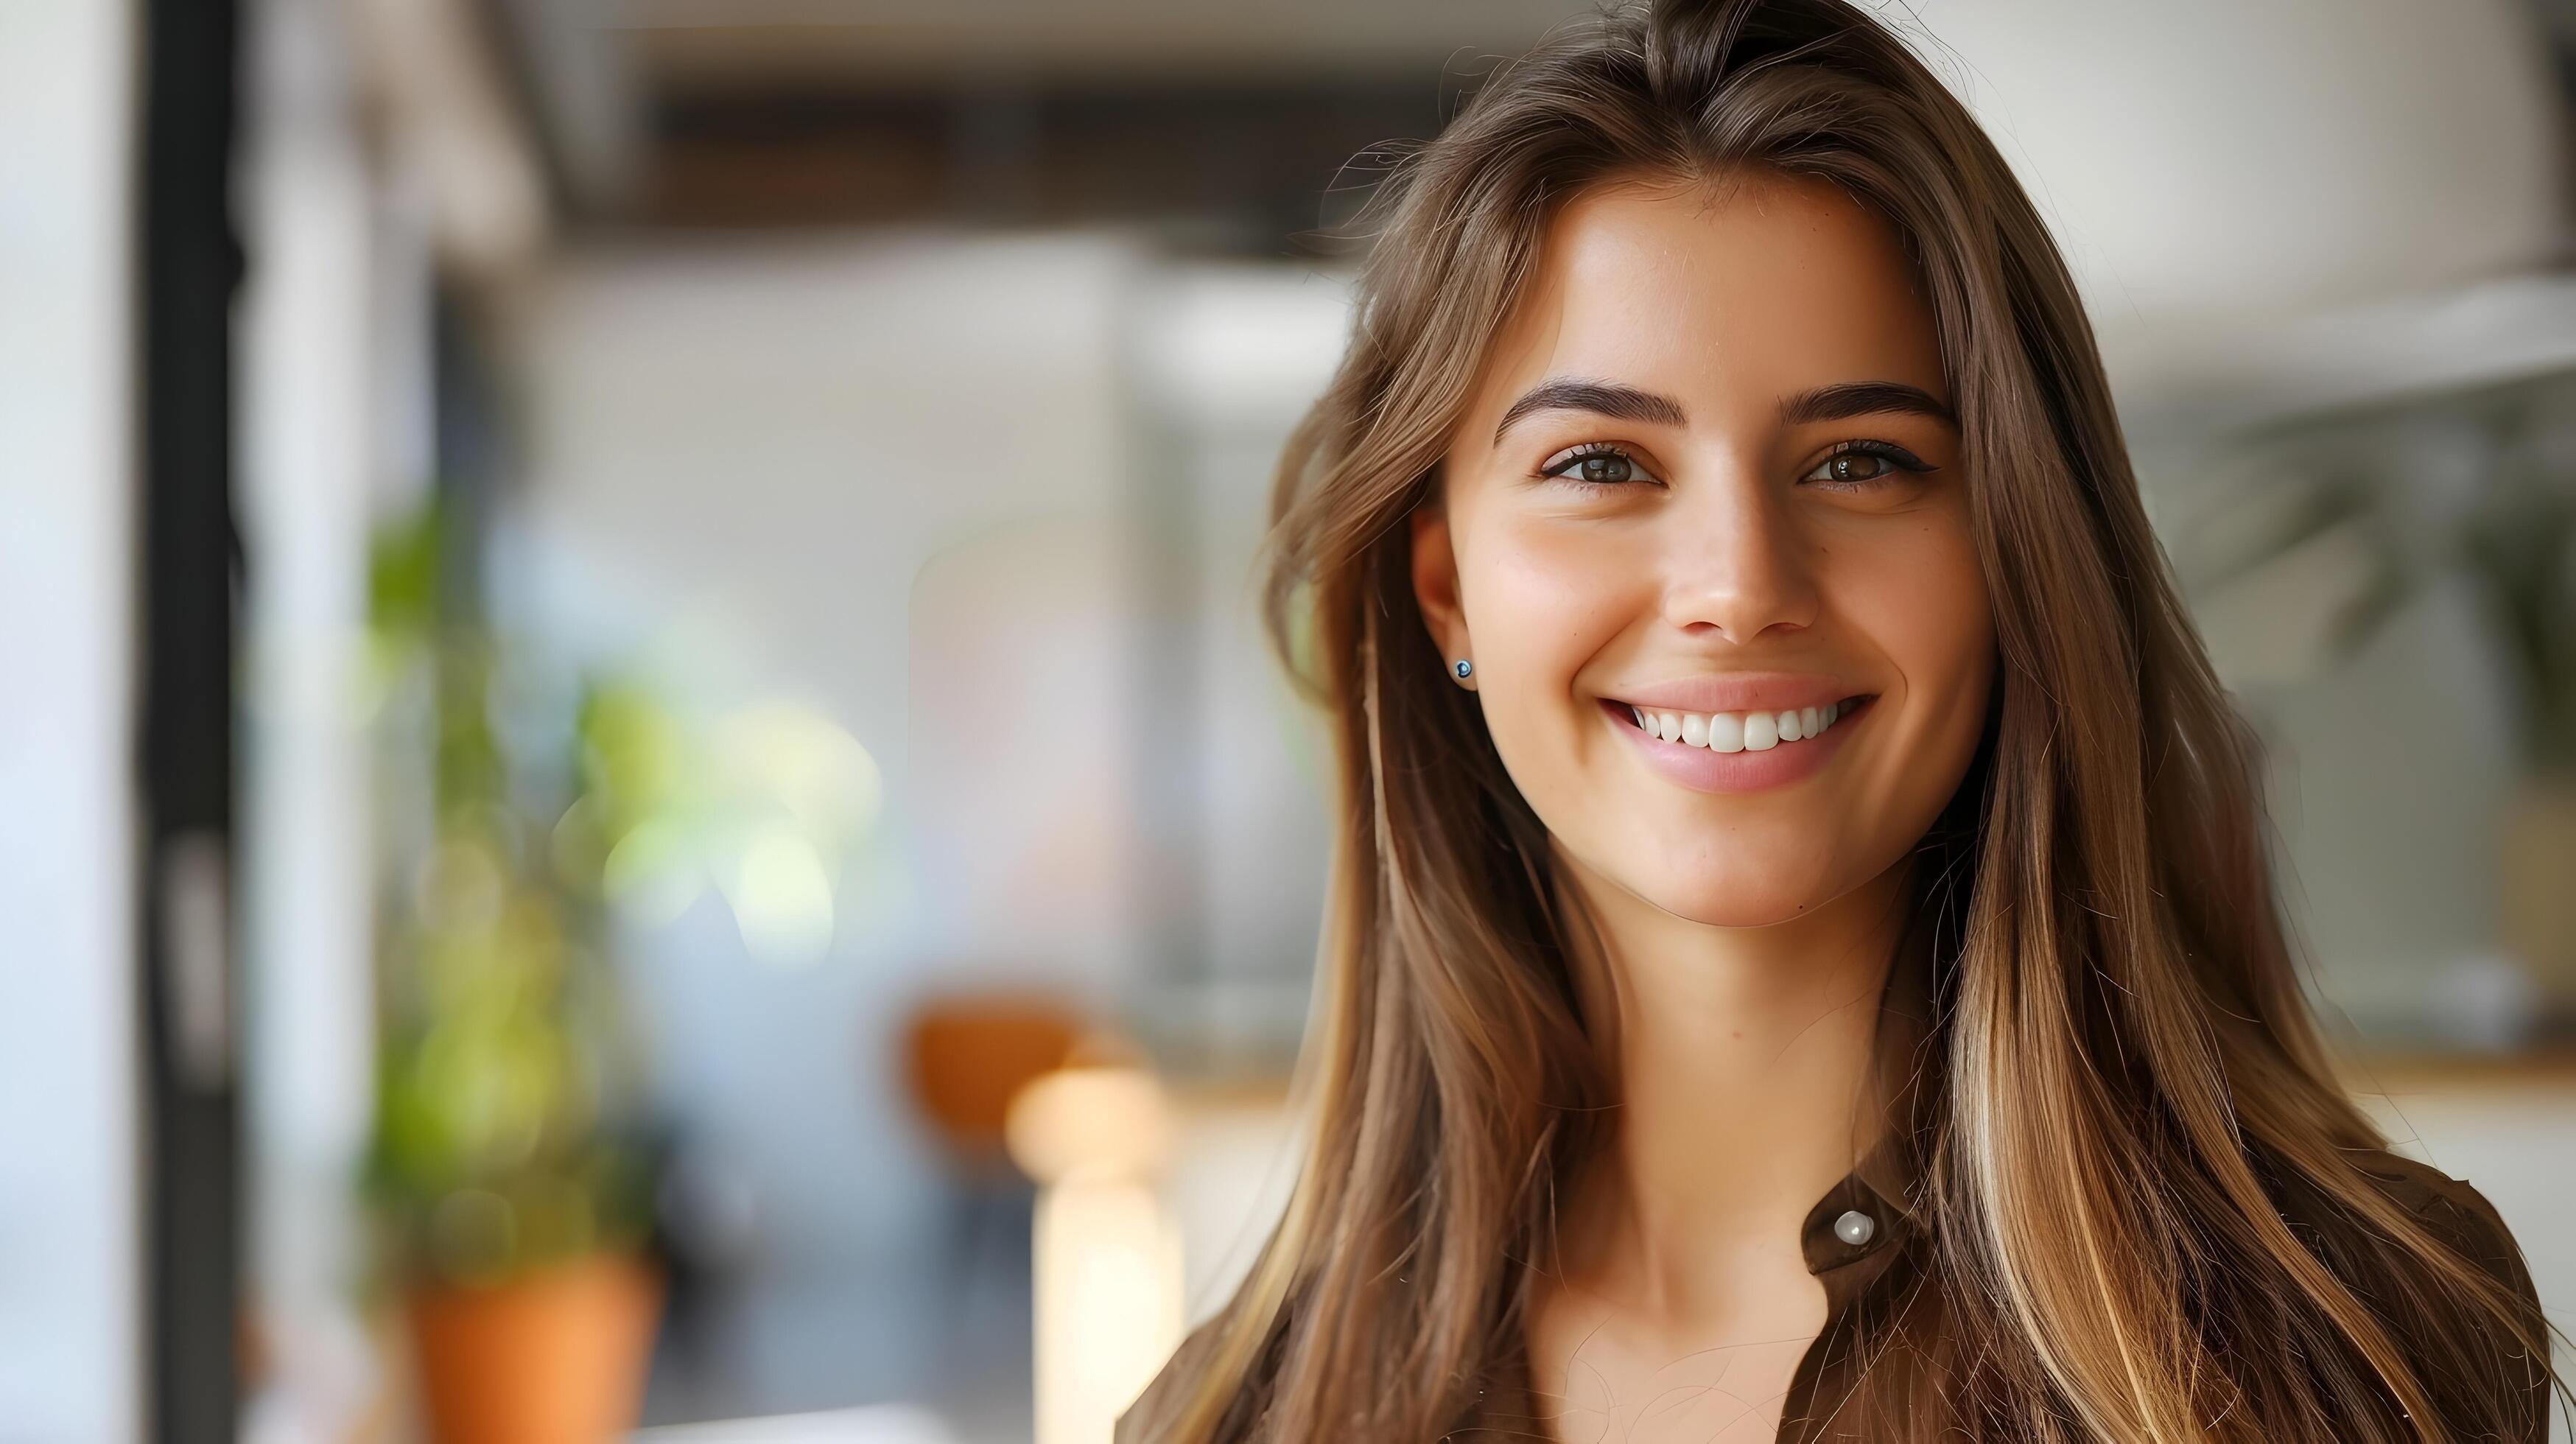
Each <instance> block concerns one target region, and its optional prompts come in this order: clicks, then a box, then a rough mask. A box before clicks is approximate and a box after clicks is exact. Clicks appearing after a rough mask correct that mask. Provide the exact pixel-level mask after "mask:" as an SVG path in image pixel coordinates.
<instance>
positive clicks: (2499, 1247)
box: [2354, 1148, 2538, 1306]
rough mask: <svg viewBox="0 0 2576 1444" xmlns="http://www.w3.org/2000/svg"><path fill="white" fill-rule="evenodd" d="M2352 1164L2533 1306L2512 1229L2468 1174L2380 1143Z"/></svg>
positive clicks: (2533, 1297)
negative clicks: (2456, 1175)
mask: <svg viewBox="0 0 2576 1444" xmlns="http://www.w3.org/2000/svg"><path fill="white" fill-rule="evenodd" d="M2354 1167H2355V1169H2356V1170H2357V1171H2358V1172H2359V1173H2360V1174H2361V1175H2362V1176H2363V1177H2364V1178H2367V1179H2369V1180H2370V1181H2371V1182H2372V1183H2373V1184H2374V1185H2376V1186H2377V1187H2378V1188H2379V1190H2380V1192H2381V1193H2383V1194H2385V1195H2387V1197H2388V1198H2389V1199H2390V1200H2391V1201H2393V1202H2395V1203H2396V1204H2397V1205H2398V1206H2399V1207H2401V1208H2404V1209H2405V1210H2406V1211H2407V1212H2408V1213H2411V1214H2413V1215H2414V1216H2415V1217H2416V1218H2417V1219H2418V1220H2420V1221H2422V1223H2423V1224H2424V1225H2425V1227H2426V1228H2428V1229H2430V1230H2431V1231H2432V1232H2433V1233H2434V1234H2435V1235H2436V1236H2437V1237H2439V1238H2441V1239H2442V1240H2443V1241H2444V1242H2445V1243H2448V1244H2449V1245H2450V1246H2451V1247H2452V1248H2453V1249H2454V1250H2455V1251H2457V1252H2458V1253H2459V1254H2460V1255H2461V1256H2463V1257H2464V1258H2466V1259H2468V1260H2469V1261H2470V1262H2471V1263H2474V1264H2476V1265H2477V1266H2478V1267H2479V1268H2480V1269H2481V1270H2483V1271H2484V1272H2486V1273H2487V1274H2488V1275H2489V1276H2490V1277H2492V1278H2494V1279H2495V1280H2496V1282H2498V1283H2500V1284H2503V1285H2504V1286H2505V1287H2506V1288H2508V1289H2510V1290H2512V1291H2513V1292H2514V1293H2516V1294H2518V1295H2521V1296H2523V1297H2524V1298H2526V1299H2530V1300H2531V1301H2532V1302H2533V1303H2534V1304H2535V1306H2536V1305H2537V1302H2538V1300H2537V1297H2536V1294H2535V1291H2534V1289H2533V1287H2532V1282H2531V1272H2530V1269H2529V1268H2528V1267H2527V1266H2526V1265H2525V1264H2524V1262H2523V1257H2522V1249H2521V1247H2520V1246H2519V1245H2518V1244H2516V1243H2515V1242H2514V1237H2513V1230H2511V1229H2510V1228H2507V1227H2506V1226H2505V1221H2504V1215H2502V1214H2500V1213H2498V1212H2497V1211H2496V1206H2495V1205H2494V1204H2493V1203H2491V1202H2489V1201H2488V1199H2487V1196H2486V1195H2485V1194H2483V1193H2480V1192H2479V1191H2478V1190H2477V1189H2476V1188H2474V1187H2472V1186H2470V1184H2469V1182H2468V1181H2467V1180H2466V1179H2460V1178H2454V1177H2452V1176H2451V1175H2449V1174H2447V1173H2444V1172H2443V1171H2442V1170H2441V1169H2439V1168H2436V1167H2434V1166H2433V1165H2432V1164H2429V1163H2424V1162H2421V1161H2419V1160H2416V1159H2412V1158H2408V1157H2406V1156H2404V1155H2403V1154H2398V1153H2391V1152H2389V1151H2388V1150H2386V1149H2384V1148H2374V1149H2368V1150H2365V1151H2363V1152H2362V1153H2360V1154H2359V1155H2358V1156H2357V1157H2356V1158H2355V1159H2354Z"/></svg>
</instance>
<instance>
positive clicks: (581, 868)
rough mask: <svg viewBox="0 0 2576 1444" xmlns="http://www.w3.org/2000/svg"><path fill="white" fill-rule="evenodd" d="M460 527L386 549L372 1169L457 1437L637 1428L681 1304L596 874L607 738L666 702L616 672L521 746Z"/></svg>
mask: <svg viewBox="0 0 2576 1444" xmlns="http://www.w3.org/2000/svg"><path fill="white" fill-rule="evenodd" d="M444 532H445V527H444V526H443V524H442V519H441V517H440V515H439V514H438V513H437V512H436V511H435V510H432V511H431V512H429V513H427V514H425V515H423V516H422V517H420V518H419V519H417V520H416V521H414V522H412V523H410V524H407V525H405V526H402V527H399V528H396V529H394V530H392V531H390V532H388V533H387V534H386V535H385V536H384V537H383V538H382V539H381V541H380V543H379V546H378V548H377V554H376V557H375V564H374V569H373V578H372V581H373V614H374V629H375V640H376V644H377V652H378V657H379V661H380V664H381V676H382V679H383V682H384V686H385V699H384V706H383V708H382V710H381V712H380V714H379V715H380V717H381V718H382V719H383V723H384V725H383V733H384V740H385V742H386V744H387V746H386V767H385V775H386V780H387V786H386V787H385V788H384V802H385V806H384V808H383V814H384V818H385V824H386V825H385V828H384V832H385V834H386V840H387V844H388V845H387V847H386V861H387V863H388V866H387V869H386V878H385V886H384V888H383V893H382V896H383V898H384V900H385V906H384V908H383V913H382V918H381V922H380V938H381V945H380V956H379V967H378V976H377V986H378V1009H377V1012H378V1020H379V1028H378V1038H377V1068H376V1089H375V1111H374V1127H373V1135H372V1138H371V1143H370V1148H369V1151H368V1157H367V1163H366V1178H365V1190H366V1193H367V1196H368V1198H369V1200H370V1202H371V1203H372V1205H373V1208H372V1212H373V1215H374V1217H375V1219H376V1220H377V1223H378V1229H379V1234H380V1238H381V1243H382V1250H381V1252H382V1257H383V1259H384V1261H385V1264H386V1275H387V1278H388V1279H389V1281H391V1282H392V1283H393V1284H394V1286H395V1288H396V1290H397V1291H398V1292H399V1294H400V1297H401V1300H402V1305H403V1308H402V1312H403V1314H404V1315H405V1316H406V1318H407V1321H408V1324H409V1326H410V1333H411V1337H412V1341H413V1345H414V1359H415V1362H416V1365H417V1369H418V1378H419V1383H420V1391H421V1396H422V1403H423V1405H424V1409H425V1413H426V1415H427V1423H428V1425H429V1428H430V1431H431V1433H432V1435H433V1437H435V1438H437V1439H439V1440H442V1441H449V1444H462V1441H473V1444H575V1441H582V1444H590V1441H598V1440H604V1439H609V1438H615V1437H620V1436H622V1434H623V1433H624V1432H625V1430H626V1429H627V1428H628V1427H630V1426H631V1425H632V1423H633V1421H634V1418H635V1413H636V1409H637V1405H638V1403H639V1400H640V1397H641V1390H642V1381H643V1376H644V1371H645V1366H646V1361H647V1359H648V1357H649V1353H650V1348H651V1341H652V1336H653V1333H654V1328H655V1322H656V1319H657V1317H658V1313H659V1286H658V1283H657V1281H656V1278H655V1275H654V1273H653V1270H652V1269H651V1267H650V1265H649V1264H648V1263H647V1261H646V1252H645V1245H646V1241H647V1237H648V1234H649V1232H650V1225H651V1209H650V1202H651V1197H652V1188H653V1168H652V1162H651V1156H650V1155H651V1150H650V1149H649V1148H648V1146H647V1145H646V1141H645V1140H646V1138H647V1134H646V1130H645V1129H644V1127H643V1116H642V1112H641V1087H640V1084H641V1072H642V1070H641V1066H640V1062H639V1060H638V1057H637V1053H636V1049H635V1047H634V1046H633V1044H632V1042H631V1038H630V1033H629V1030H628V1028H627V1026H626V1020H625V1010H624V1008H623V1006H622V999H621V997H620V991H619V987H618V979H617V975H616V972H615V970H614V968H613V967H612V966H611V965H610V960H609V959H608V957H607V956H606V948H605V942H604V940H605V938H606V936H607V930H606V927H605V923H604V917H603V908H602V904H601V901H600V895H599V886H598V883H599V878H600V866H601V860H602V859H603V858H604V857H605V856H606V854H607V851H608V850H609V849H611V848H613V847H614V845H615V842H616V840H617V830H618V827H619V824H620V817H621V812H622V805H621V802H620V799H619V796H618V794H617V791H616V789H615V788H614V787H613V786H611V785H610V784H611V782H612V780H613V779H612V778H611V776H610V774H611V773H612V772H613V771H614V770H615V769H616V768H617V767H618V766H619V765H621V764H620V763H619V762H617V761H613V760H610V759H606V758H603V757H602V756H601V755H600V753H599V748H598V747H597V746H596V745H595V744H596V743H597V742H598V741H599V740H600V737H599V734H600V732H601V731H602V729H603V728H604V727H613V728H616V729H622V732H623V733H624V734H628V735H626V736H624V737H623V739H622V741H621V745H623V746H625V747H627V748H628V749H629V750H630V751H631V750H632V748H633V746H634V745H635V741H634V738H633V736H632V735H631V734H633V733H634V732H635V730H636V728H637V727H638V726H639V725H640V724H639V722H638V718H639V716H645V715H648V714H644V713H641V712H639V710H638V707H637V705H636V704H635V703H634V702H633V701H632V700H631V699H629V700H625V701H620V702H615V703H603V702H602V701H601V700H600V699H601V693H600V692H599V691H598V690H596V689H594V691H593V692H592V693H591V694H590V695H589V696H588V697H587V698H586V699H585V701H584V703H583V705H581V706H580V707H579V708H578V709H577V712H576V715H575V716H574V717H572V718H570V719H566V720H565V721H564V722H562V723H560V724H558V725H557V726H555V727H553V728H552V729H547V730H551V731H552V733H553V736H554V740H555V742H556V744H557V745H556V747H554V748H552V749H549V750H554V751H559V752H560V753H562V754H564V755H565V757H567V758H568V759H569V761H568V762H566V761H564V760H562V759H556V761H557V765H556V766H554V767H552V768H551V769H549V768H545V767H538V768H520V767H514V766H513V765H512V759H511V758H510V757H509V756H508V755H507V752H506V749H505V747H504V740H503V739H504V736H505V732H504V729H503V728H502V727H501V726H500V725H499V723H498V722H497V721H496V717H495V712H496V707H495V693H496V683H498V682H499V681H500V680H501V679H502V678H503V677H504V676H505V675H506V673H505V668H504V665H503V664H504V661H505V658H504V654H503V651H502V649H501V647H500V646H499V645H498V644H497V643H496V641H495V639H494V637H493V635H492V634H491V632H490V631H489V629H488V628H486V627H485V626H484V625H483V624H482V623H481V621H480V619H479V617H478V616H477V615H476V609H475V608H474V607H472V606H471V605H470V599H469V598H465V597H461V596H460V595H459V592H460V591H461V590H463V589H462V588H461V587H460V586H459V585H458V582H457V576H458V573H459V571H460V570H461V569H460V568H458V567H457V566H455V565H454V560H453V558H452V557H451V555H450V554H449V551H448V548H447V547H445V546H444V545H442V542H443V539H444ZM611 719H613V720H611ZM529 730H530V731H531V732H533V734H534V735H536V736H539V737H543V736H544V735H545V731H544V730H538V729H529ZM506 735H508V736H510V737H512V738H514V739H522V740H523V739H524V736H525V735H526V734H523V733H521V732H515V731H514V732H510V733H508V734H506ZM622 765H624V766H626V767H627V768H628V769H629V770H631V769H632V767H633V765H634V762H633V759H632V757H631V756H630V757H627V758H626V759H625V760H624V762H623V764H622ZM630 790H631V787H630Z"/></svg>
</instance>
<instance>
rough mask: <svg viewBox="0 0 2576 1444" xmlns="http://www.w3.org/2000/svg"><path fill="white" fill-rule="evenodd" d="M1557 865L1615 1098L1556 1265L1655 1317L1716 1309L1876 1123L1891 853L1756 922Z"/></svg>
mask: <svg viewBox="0 0 2576 1444" xmlns="http://www.w3.org/2000/svg"><path fill="white" fill-rule="evenodd" d="M1569 871H1570V872H1571V873H1572V874H1573V880H1574V882H1575V884H1576V886H1578V887H1580V888H1581V890H1582V897H1583V900H1584V902H1585V903H1586V905H1587V909H1588V911H1589V913H1590V915H1591V917H1592V918H1593V919H1594V921H1595V922H1596V923H1597V925H1598V928H1599V933H1598V937H1597V939H1595V940H1593V941H1592V942H1591V943H1589V944H1586V945H1583V946H1580V947H1579V948H1578V954H1579V955H1578V958H1577V969H1576V973H1577V977H1578V979H1580V981H1581V986H1582V987H1583V988H1584V990H1585V993H1586V996H1585V998H1584V1005H1585V1011H1586V1014H1587V1016H1589V1017H1592V1018H1597V1019H1603V1020H1605V1021H1606V1022H1608V1023H1609V1024H1610V1026H1609V1027H1607V1028H1604V1029H1600V1030H1598V1034H1597V1036H1599V1038H1600V1040H1601V1042H1602V1044H1603V1046H1604V1048H1605V1049H1606V1050H1607V1051H1608V1054H1609V1056H1608V1058H1607V1063H1608V1066H1609V1067H1610V1069H1611V1076H1612V1077H1613V1078H1614V1079H1615V1083H1616V1087H1617V1088H1618V1103H1619V1108H1618V1111H1617V1114H1616V1123H1615V1126H1614V1127H1613V1128H1612V1130H1611V1131H1610V1136H1609V1139H1608V1141H1607V1143H1606V1144H1605V1146H1604V1147H1603V1149H1602V1151H1601V1152H1600V1153H1599V1154H1598V1155H1597V1156H1596V1159H1595V1161H1594V1163H1593V1164H1592V1166H1591V1167H1590V1169H1589V1172H1588V1174H1587V1176H1585V1177H1583V1178H1581V1179H1578V1180H1577V1182H1576V1187H1575V1190H1574V1199H1573V1205H1572V1213H1571V1215H1570V1217H1569V1218H1568V1220H1567V1223H1568V1224H1569V1225H1570V1227H1569V1228H1568V1229H1567V1230H1566V1233H1565V1235H1564V1241H1565V1256H1566V1257H1565V1262H1566V1267H1567V1269H1568V1271H1569V1273H1570V1274H1576V1275H1580V1276H1582V1277H1585V1278H1587V1279H1589V1280H1591V1281H1592V1282H1593V1284H1594V1285H1595V1286H1596V1287H1599V1288H1603V1289H1607V1290H1610V1291H1612V1292H1614V1293H1616V1294H1617V1295H1619V1296H1622V1297H1623V1298H1625V1299H1626V1301H1627V1302H1628V1303H1629V1304H1630V1305H1631V1306H1634V1307H1640V1308H1644V1309H1648V1310H1650V1311H1653V1312H1655V1313H1658V1314H1663V1315H1666V1316H1670V1317H1687V1316H1691V1315H1705V1314H1711V1313H1718V1314H1723V1313H1727V1312H1731V1311H1732V1309H1733V1307H1734V1305H1735V1303H1736V1302H1737V1300H1735V1299H1734V1298H1733V1297H1732V1295H1734V1294H1736V1293H1738V1292H1740V1291H1741V1290H1742V1289H1744V1288H1746V1287H1750V1286H1758V1285H1757V1283H1756V1281H1758V1280H1762V1279H1764V1278H1766V1277H1776V1270H1777V1267H1778V1266H1779V1264H1780V1263H1781V1260H1780V1258H1779V1251H1780V1250H1781V1248H1782V1247H1783V1246H1784V1245H1785V1247H1786V1248H1787V1249H1789V1250H1790V1251H1791V1255H1792V1258H1793V1259H1794V1257H1795V1250H1796V1248H1797V1241H1798V1235H1799V1227H1800V1225H1801V1224H1802V1223H1803V1222H1804V1221H1805V1218H1806V1214H1807V1211H1808V1210H1809V1209H1810V1208H1812V1207H1813V1206H1814V1204H1815V1201H1816V1200H1817V1199H1818V1198H1820V1197H1822V1196H1823V1195H1824V1194H1825V1192H1826V1191H1827V1190H1828V1189H1830V1188H1832V1187H1833V1185H1834V1184H1835V1183H1837V1182H1838V1181H1840V1180H1841V1179H1842V1177H1843V1176H1844V1175H1845V1174H1846V1173H1848V1172H1850V1171H1851V1168H1852V1166H1853V1164H1854V1163H1855V1162H1856V1161H1857V1160H1858V1159H1859V1157H1860V1156H1861V1155H1862V1154H1863V1153H1865V1152H1866V1151H1867V1150H1868V1149H1869V1148H1870V1147H1871V1146H1872V1145H1874V1144H1875V1142H1876V1141H1877V1139H1878V1137H1879V1134H1880V1131H1881V1129H1882V1126H1883V1122H1882V1119H1883V1110H1884V1103H1885V1100H1883V1099H1881V1098H1880V1097H1879V1096H1878V1092H1877V1085H1878V1083H1879V1078H1878V1073H1877V1070H1876V1068H1875V1067H1874V1066H1873V1065H1874V1061H1875V1057H1876V1048H1877V1023H1878V1013H1879V999H1880V993H1881V990H1882V988H1883V986H1884V984H1885V982H1886V980H1887V974H1888V967H1889V963H1890V960H1891V959H1892V958H1893V956H1894V953H1895V949H1896V945H1897V941H1898V935H1899V933H1900V931H1901V930H1902V927H1903V923H1904V916H1903V902H1902V900H1903V895H1904V891H1905V888H1904V868H1903V867H1902V866H1901V865H1900V866H1899V867H1897V868H1894V869H1891V870H1890V871H1889V872H1888V873H1887V874H1885V875H1883V876H1881V877H1880V878H1879V879H1877V880H1876V881H1873V882H1871V883H1869V884H1867V885H1865V886H1863V887H1861V888H1857V889H1855V890H1853V891H1852V892H1850V893H1848V894H1846V895H1844V896H1843V897H1840V898H1837V899H1835V900H1834V901H1833V902H1831V903H1829V904H1827V905H1826V906H1824V907H1822V908H1819V909H1817V910H1816V911H1814V912H1812V913H1810V914H1808V915H1806V916H1804V917H1801V918H1798V919H1796V920H1795V921H1792V922H1788V923H1782V924H1779V925H1776V926H1772V927H1764V928H1724V927H1711V926H1708V925H1705V924H1700V923H1694V922H1690V921H1688V920H1685V919H1682V918H1677V917H1674V916H1673V915H1672V914H1670V913H1667V912H1664V911H1663V910H1662V909H1660V908H1657V907H1655V906H1653V905H1652V904H1650V903H1647V902H1645V901H1644V900H1642V899H1640V898H1637V897H1636V896H1635V895H1633V894H1631V893H1628V892H1627V891H1626V890H1624V889H1621V888H1619V887H1617V886H1616V885H1615V884H1610V883H1607V882H1606V881H1605V880H1602V879H1597V878H1592V877H1588V876H1586V875H1584V874H1583V872H1582V870H1581V868H1580V867H1579V865H1575V866H1572V867H1570V869H1569ZM1752 1260H1761V1261H1764V1262H1766V1263H1767V1264H1768V1265H1769V1267H1755V1268H1747V1267H1745V1265H1746V1263H1747V1262H1748V1261H1752Z"/></svg>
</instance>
